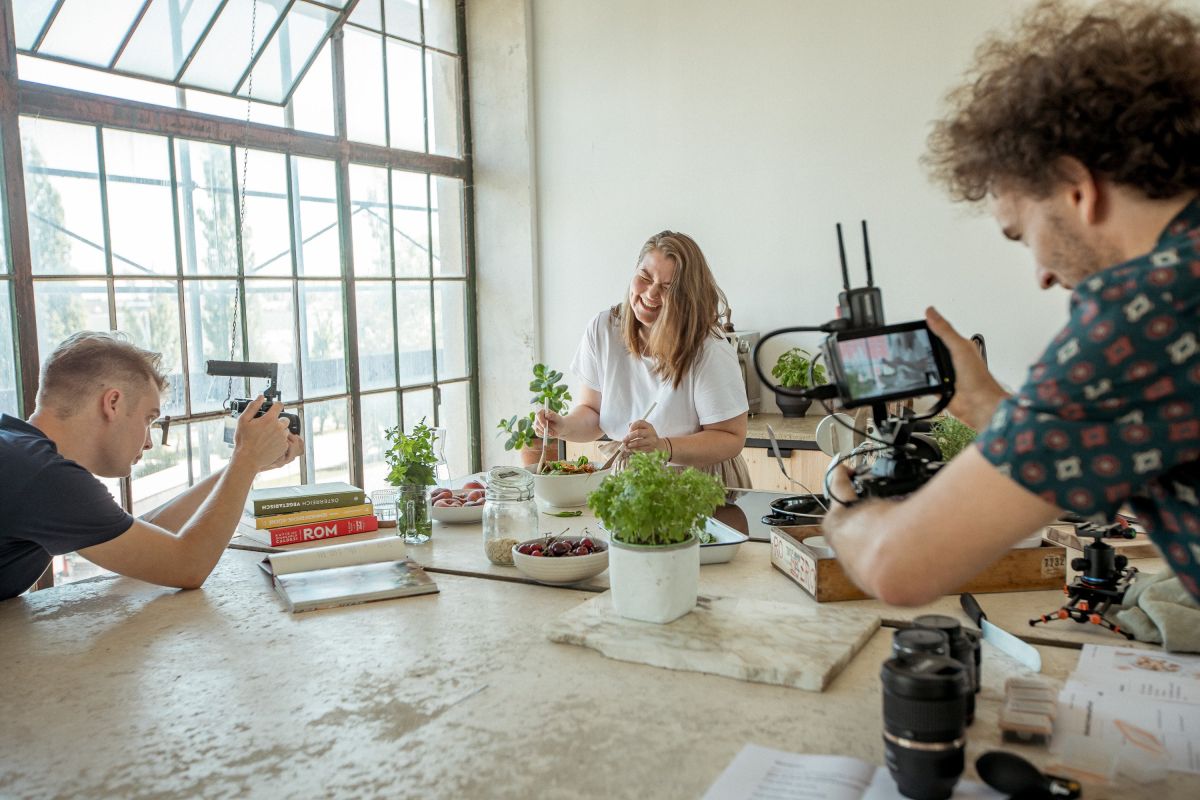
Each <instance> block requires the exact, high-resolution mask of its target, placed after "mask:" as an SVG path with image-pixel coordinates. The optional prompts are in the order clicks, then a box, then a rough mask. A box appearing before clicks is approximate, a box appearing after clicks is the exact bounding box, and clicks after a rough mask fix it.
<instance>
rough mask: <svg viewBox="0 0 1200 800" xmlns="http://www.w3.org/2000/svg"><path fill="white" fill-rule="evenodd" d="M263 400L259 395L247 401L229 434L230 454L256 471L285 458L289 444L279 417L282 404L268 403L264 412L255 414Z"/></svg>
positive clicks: (286, 425)
mask: <svg viewBox="0 0 1200 800" xmlns="http://www.w3.org/2000/svg"><path fill="white" fill-rule="evenodd" d="M264 402H266V401H265V399H264V398H263V396H262V395H261V394H260V395H259V396H258V397H256V398H254V400H253V401H251V403H250V405H248V406H247V407H246V410H245V411H243V412H242V415H241V416H240V417H238V423H237V431H236V432H235V433H234V437H233V457H234V458H240V459H243V460H244V461H245V463H247V464H249V465H251V466H253V467H254V469H255V470H257V471H259V472H261V471H263V470H264V469H270V468H271V467H272V466H279V463H277V462H281V461H282V459H285V458H287V455H288V452H289V451H290V450H291V446H292V445H291V441H290V436H291V434H290V433H289V432H288V423H287V420H286V419H280V417H279V414H280V412H282V411H283V403H280V402H278V401H276V402H274V403H271V407H270V408H268V409H267V412H266V413H265V414H263V415H262V416H261V417H260V416H256V415H257V414H258V412H259V410H260V409H261V408H262V406H263V403H264ZM282 463H287V462H286V461H282Z"/></svg>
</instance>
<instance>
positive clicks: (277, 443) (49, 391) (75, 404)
mask: <svg viewBox="0 0 1200 800" xmlns="http://www.w3.org/2000/svg"><path fill="white" fill-rule="evenodd" d="M160 362H161V356H160V355H159V354H158V353H152V352H149V351H146V350H142V349H141V348H138V347H135V346H134V345H132V344H130V343H129V342H128V341H126V340H125V339H124V337H123V336H121V335H120V334H116V333H94V332H82V333H77V334H75V335H74V336H72V337H70V338H69V339H67V340H66V341H65V342H63V343H62V344H61V345H59V347H58V348H57V349H56V350H55V351H54V353H53V354H52V355H51V356H50V358H49V359H47V360H46V363H45V364H44V365H43V366H42V375H41V380H40V383H39V388H38V396H37V411H36V412H35V413H34V414H33V416H31V417H30V418H29V421H28V422H22V421H21V420H19V419H15V418H13V417H10V416H8V415H7V414H4V415H0V600H5V599H8V598H10V597H14V596H16V595H18V594H21V593H22V592H24V591H25V590H26V589H28V588H29V587H30V586H31V585H33V583H34V582H35V581H36V580H37V579H38V577H39V576H40V575H41V574H42V572H43V571H44V570H45V569H46V567H47V566H48V565H49V564H50V560H51V557H52V556H55V555H61V554H64V553H70V552H73V551H78V552H79V554H80V555H82V556H84V557H85V558H87V559H88V560H89V561H92V562H93V563H95V564H98V565H99V566H101V567H104V568H105V569H108V570H112V571H113V572H118V573H120V574H122V575H128V576H131V577H135V578H140V579H142V580H146V581H150V582H152V583H158V584H162V585H164V586H177V587H180V588H197V587H199V586H200V585H201V584H202V583H203V582H204V580H205V578H207V577H208V574H209V573H210V572H211V571H212V568H213V567H214V566H215V565H216V563H217V559H218V558H220V556H221V553H222V551H223V550H224V549H225V545H226V544H228V543H229V540H230V538H232V536H233V532H234V530H235V528H236V527H237V522H238V519H239V518H240V517H241V513H242V507H243V506H244V504H245V502H246V495H247V494H248V493H249V491H250V485H251V482H252V481H253V480H254V477H255V476H256V475H257V474H258V473H259V472H260V471H262V470H264V469H271V468H273V467H278V466H282V465H284V464H286V463H288V462H289V461H291V460H292V459H294V458H295V457H296V456H297V455H299V453H300V452H302V451H303V441H302V440H301V439H300V438H299V437H297V436H295V435H293V434H291V433H289V432H288V429H287V421H286V420H281V419H280V418H279V412H280V411H281V410H282V409H281V406H280V404H279V403H273V404H272V406H271V408H270V409H268V410H267V413H266V414H264V415H263V416H261V417H258V418H255V416H254V412H256V411H257V410H258V408H259V407H261V405H262V402H263V399H262V397H259V398H257V399H256V400H255V401H254V402H253V403H252V404H251V405H250V407H249V408H248V409H247V412H246V413H244V414H243V415H242V417H241V418H240V419H239V420H238V424H237V433H236V436H235V441H234V448H233V453H232V455H231V457H230V461H229V464H228V465H227V466H226V467H225V468H224V469H222V470H220V471H219V472H217V473H216V474H214V475H212V476H210V477H208V478H206V479H204V480H203V481H201V482H200V483H198V484H196V485H195V486H193V487H192V488H190V489H188V490H187V491H185V492H184V493H183V494H181V495H180V496H179V497H178V498H176V499H175V500H173V501H172V502H170V503H168V504H167V505H165V506H163V507H162V508H160V509H158V510H157V511H155V512H153V515H151V516H147V517H146V518H144V519H138V518H135V517H132V516H130V515H129V514H128V513H126V512H125V511H124V510H123V509H122V508H121V507H120V506H119V505H117V503H116V501H114V500H113V497H112V495H111V494H109V492H108V490H107V489H105V487H104V485H103V484H102V483H100V481H98V480H97V479H96V476H100V477H105V478H119V477H124V476H126V475H128V474H129V473H130V470H131V469H132V467H133V465H134V464H136V463H137V462H138V461H139V460H140V459H141V457H142V453H143V452H144V451H145V450H148V449H149V448H150V447H151V446H152V444H151V440H150V426H151V424H152V423H153V422H154V421H155V420H156V419H158V417H159V405H160V402H161V396H162V391H163V389H165V388H166V385H167V382H166V378H165V376H164V375H163V374H162V372H161V371H160V367H159V364H160Z"/></svg>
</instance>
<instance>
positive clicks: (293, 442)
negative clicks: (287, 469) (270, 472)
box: [267, 432, 304, 469]
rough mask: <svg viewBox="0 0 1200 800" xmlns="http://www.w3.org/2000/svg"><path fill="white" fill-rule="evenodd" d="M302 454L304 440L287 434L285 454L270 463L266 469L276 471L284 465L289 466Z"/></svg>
mask: <svg viewBox="0 0 1200 800" xmlns="http://www.w3.org/2000/svg"><path fill="white" fill-rule="evenodd" d="M303 452H304V440H303V439H302V438H300V437H299V436H297V435H296V434H294V433H291V432H289V433H288V436H287V452H286V453H284V454H283V455H282V456H280V457H279V458H278V460H276V461H275V462H274V463H272V464H271V465H270V466H269V467H267V469H278V468H279V467H282V466H284V465H286V464H290V463H292V462H293V461H295V460H296V459H297V458H299V457H300V454H301V453H303Z"/></svg>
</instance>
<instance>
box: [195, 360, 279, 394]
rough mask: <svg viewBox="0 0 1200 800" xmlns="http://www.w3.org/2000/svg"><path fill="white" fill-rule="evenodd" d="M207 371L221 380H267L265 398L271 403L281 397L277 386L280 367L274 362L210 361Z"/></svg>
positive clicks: (264, 391)
mask: <svg viewBox="0 0 1200 800" xmlns="http://www.w3.org/2000/svg"><path fill="white" fill-rule="evenodd" d="M206 371H207V372H208V374H209V375H213V376H215V377H221V378H224V377H232V378H266V379H267V388H266V389H264V390H263V397H264V398H266V399H267V400H268V401H270V400H272V399H274V398H276V397H278V396H279V389H278V387H277V386H276V385H275V384H276V383H277V382H278V380H279V365H278V364H276V363H275V362H273V361H208V362H207V370H206Z"/></svg>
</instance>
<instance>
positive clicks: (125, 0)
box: [38, 0, 142, 67]
mask: <svg viewBox="0 0 1200 800" xmlns="http://www.w3.org/2000/svg"><path fill="white" fill-rule="evenodd" d="M141 9H142V0H105V3H104V13H102V14H97V13H96V0H66V2H65V3H63V6H62V8H61V9H59V12H58V14H57V15H55V17H54V22H52V23H51V24H50V30H49V32H47V33H46V38H45V39H43V40H42V45H41V47H39V48H38V52H39V53H46V54H47V55H52V56H59V57H60V58H65V59H67V60H68V61H79V62H82V63H84V64H95V65H97V66H101V67H107V66H108V63H109V62H110V61H112V57H113V56H115V55H116V54H117V48H118V47H120V46H121V42H122V41H123V40H124V39H125V34H127V33H128V32H129V29H130V28H131V27H132V26H133V22H134V20H135V19H137V14H138V12H139V11H141Z"/></svg>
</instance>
